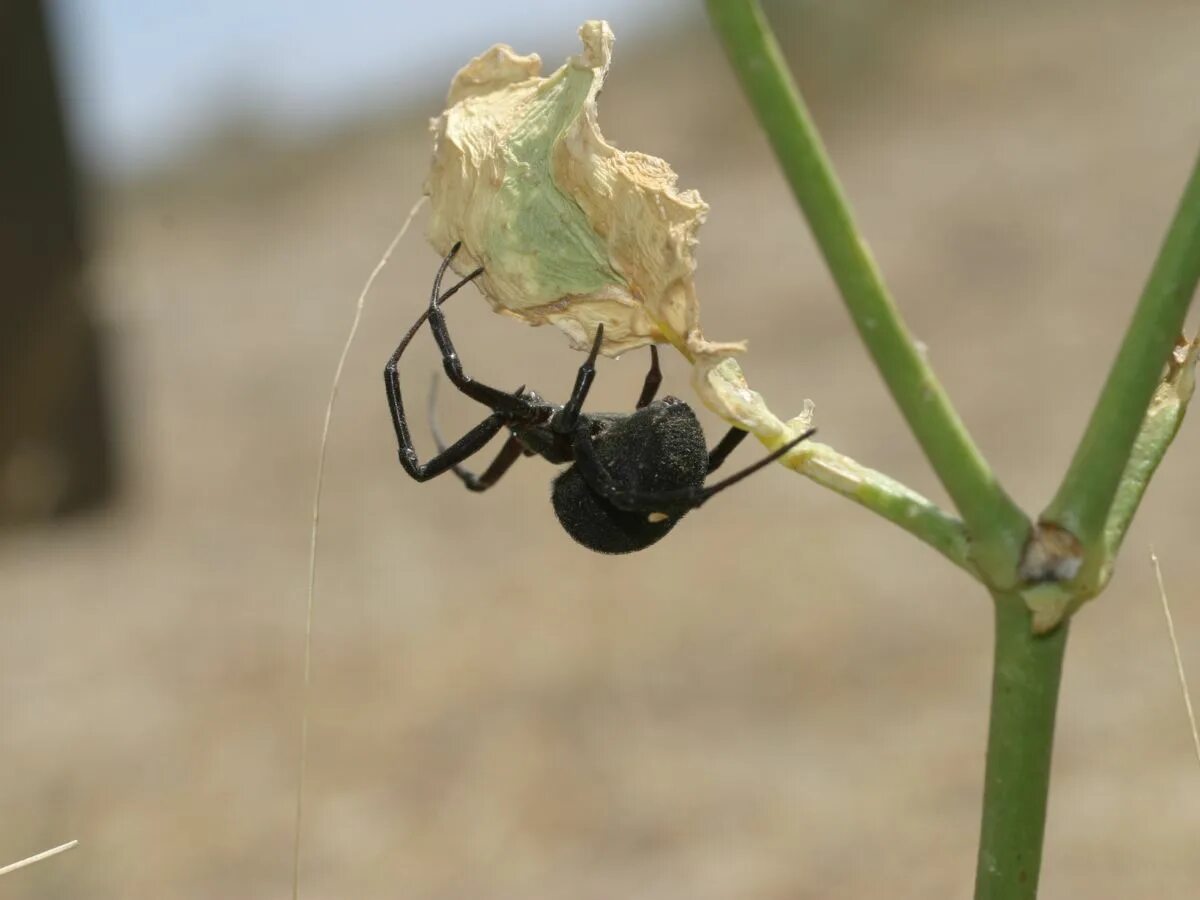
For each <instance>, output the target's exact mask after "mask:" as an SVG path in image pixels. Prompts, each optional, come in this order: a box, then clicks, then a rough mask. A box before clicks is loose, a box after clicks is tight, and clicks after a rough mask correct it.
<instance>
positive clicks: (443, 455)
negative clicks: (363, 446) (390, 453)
mask: <svg viewBox="0 0 1200 900" xmlns="http://www.w3.org/2000/svg"><path fill="white" fill-rule="evenodd" d="M458 247H459V245H458V244H455V245H454V248H453V249H452V250H451V251H450V254H449V255H448V256H447V257H446V258H445V259H444V260H443V261H442V265H441V267H440V268H439V269H438V273H437V277H436V278H435V279H434V283H433V294H432V295H431V297H430V301H429V308H428V309H427V310H425V312H423V313H422V314H421V316H420V317H419V318H418V319H417V321H416V322H415V323H413V325H412V327H411V328H409V330H408V332H407V333H406V334H405V335H404V337H403V338H402V339H401V341H400V344H399V346H397V347H396V349H395V351H394V352H393V353H392V355H391V358H390V359H388V362H387V365H386V366H384V369H383V383H384V387H385V389H386V390H387V398H388V409H389V410H390V411H391V414H392V425H393V427H394V428H395V430H396V442H397V444H398V445H399V451H398V453H399V458H400V464H401V465H402V466H403V467H404V471H406V472H407V473H408V474H409V475H411V476H412V477H413V478H414V479H416V480H417V481H427V480H429V479H430V478H434V477H436V476H437V475H440V474H442V473H443V472H445V471H446V470H447V469H451V468H454V467H455V466H456V465H458V464H459V463H461V462H462V461H463V460H465V459H467V458H468V457H470V456H471V455H473V454H474V453H477V452H478V451H479V450H481V449H483V447H484V445H485V444H487V443H488V441H490V440H491V439H492V438H493V437H495V436H496V434H497V433H499V431H500V429H502V428H503V427H504V426H505V425H508V424H510V421H511V416H512V415H513V414H514V413H516V414H520V413H525V412H528V409H529V404H528V403H526V402H525V401H523V400H521V399H519V398H516V397H513V396H511V395H507V394H504V393H503V392H502V391H497V392H496V393H497V394H499V395H500V396H501V397H503V398H504V400H505V401H507V402H506V403H504V404H502V405H501V406H499V407H497V408H494V409H493V411H492V414H491V415H490V416H488V417H487V418H486V419H484V420H483V421H482V422H480V423H479V424H478V425H476V426H475V427H474V428H472V429H471V430H470V431H468V432H467V433H466V434H465V435H463V437H461V438H459V439H458V440H457V441H455V442H454V444H453V445H451V446H450V447H449V448H444V449H443V448H439V449H440V450H441V452H439V453H438V454H437V456H435V457H434V458H433V459H431V460H430V461H429V462H427V463H421V462H420V460H419V458H418V456H417V451H416V448H415V447H414V446H413V442H412V435H411V433H410V432H409V430H408V419H407V417H406V416H405V413H404V398H403V396H402V394H401V392H400V375H399V372H398V366H399V363H400V357H401V356H402V355H403V354H404V351H405V350H406V349H407V348H408V345H409V343H411V342H412V339H413V336H414V335H416V333H417V331H418V330H419V329H420V327H421V325H422V324H423V323H424V322H425V320H426V319H427V318H429V319H433V318H434V317H436V318H438V320H439V321H441V322H442V328H443V330H444V329H445V320H444V318H443V317H442V312H441V308H440V307H441V304H443V303H445V302H446V301H447V300H449V299H450V297H452V296H453V295H454V294H455V293H456V292H457V291H458V290H459V289H460V288H461V287H462V286H463V285H465V284H467V283H468V282H470V281H471V280H473V279H475V278H477V277H478V276H479V274H480V273H481V272H482V271H483V270H482V269H476V270H475V271H474V272H472V273H471V274H470V275H468V276H467V277H466V278H464V279H462V280H461V281H459V282H458V283H457V284H455V285H453V286H452V287H451V288H450V289H449V290H447V291H446V293H444V294H439V291H440V290H441V286H442V276H443V275H444V274H445V272H446V269H447V268H448V267H449V265H450V260H451V259H453V257H454V254H455V253H456V252H457V251H458ZM431 324H432V323H431ZM435 337H436V335H435ZM446 339H447V340H449V335H448V334H447V335H446ZM451 351H453V346H451ZM456 359H457V357H456ZM460 370H461V367H460ZM477 387H484V386H483V385H477ZM489 390H494V389H489Z"/></svg>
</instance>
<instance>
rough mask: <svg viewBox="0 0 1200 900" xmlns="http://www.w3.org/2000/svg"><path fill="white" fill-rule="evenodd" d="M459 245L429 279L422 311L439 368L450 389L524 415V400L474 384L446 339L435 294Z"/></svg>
mask: <svg viewBox="0 0 1200 900" xmlns="http://www.w3.org/2000/svg"><path fill="white" fill-rule="evenodd" d="M461 246H462V241H459V242H458V243H456V244H455V245H454V246H453V247H451V248H450V252H449V253H447V254H446V258H445V259H443V260H442V264H441V266H440V267H439V268H438V272H437V277H435V278H434V280H433V291H432V293H431V294H430V295H429V309H428V311H427V312H426V315H427V317H428V318H429V328H430V330H431V331H432V332H433V338H434V340H435V341H437V345H438V349H439V350H441V351H442V366H443V368H445V370H446V374H447V375H448V376H449V377H450V381H452V382H453V383H454V386H455V387H456V388H458V389H459V390H460V391H462V392H463V393H464V394H466V395H467V396H468V397H470V398H471V399H472V400H476V401H478V402H480V403H482V404H483V405H484V406H488V407H491V408H492V409H493V410H496V411H498V412H506V413H517V414H520V413H525V412H528V411H529V403H528V402H527V401H525V400H524V399H522V398H520V397H514V396H513V395H512V394H509V393H507V392H506V391H502V390H500V389H499V388H494V387H491V386H489V385H486V384H484V383H482V382H480V381H476V380H475V379H473V378H471V376H469V375H467V374H466V372H464V371H463V367H462V361H461V360H460V359H459V358H458V352H457V351H456V350H455V349H454V342H453V341H451V340H450V331H449V329H448V328H447V327H446V316H445V315H444V314H443V313H442V310H441V302H442V299H441V298H440V297H439V296H438V291H440V290H441V288H442V276H443V275H444V274H445V273H446V269H448V268H449V267H450V261H451V260H452V259H454V255H455V254H456V253H458V250H459V248H460V247H461ZM481 274H483V267H482V266H481V267H480V268H478V269H476V270H475V271H474V272H472V273H471V274H470V275H468V276H467V280H470V279H473V278H477V277H479V275H481Z"/></svg>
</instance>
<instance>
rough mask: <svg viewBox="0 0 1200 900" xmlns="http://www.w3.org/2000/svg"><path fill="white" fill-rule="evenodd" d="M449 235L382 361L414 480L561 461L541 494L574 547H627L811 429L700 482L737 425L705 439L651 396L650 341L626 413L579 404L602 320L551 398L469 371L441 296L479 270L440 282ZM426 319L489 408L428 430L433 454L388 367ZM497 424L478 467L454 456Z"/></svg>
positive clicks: (469, 390) (471, 481) (467, 478)
mask: <svg viewBox="0 0 1200 900" xmlns="http://www.w3.org/2000/svg"><path fill="white" fill-rule="evenodd" d="M458 246H459V245H458V244H455V245H454V247H453V248H452V249H451V250H450V253H449V255H447V257H446V258H445V259H444V260H443V261H442V265H441V267H440V268H439V269H438V273H437V277H436V278H435V279H434V282H433V292H432V294H431V295H430V298H429V307H428V308H427V309H426V310H425V311H424V312H423V313H422V314H421V317H420V318H419V319H417V321H416V323H415V324H414V325H413V326H412V328H410V329H409V331H408V333H407V334H406V335H405V336H404V339H403V340H402V341H401V342H400V346H398V347H397V348H396V352H395V353H393V354H392V357H391V359H389V360H388V364H387V366H386V368H385V369H384V372H383V380H384V383H385V385H386V387H387V395H388V406H389V407H390V408H391V412H392V423H393V424H394V425H395V427H396V439H397V441H398V443H399V445H400V451H399V453H400V464H401V465H402V466H404V470H405V471H406V472H408V474H409V475H411V476H412V477H413V478H415V479H416V480H417V481H426V480H428V479H430V478H433V477H434V476H436V475H440V474H442V473H443V472H445V471H446V470H448V469H449V470H453V471H454V473H455V474H456V475H457V476H458V477H459V478H461V479H462V481H463V483H464V484H465V485H466V486H467V487H468V488H469V489H470V490H473V491H485V490H487V489H488V488H489V487H491V486H492V485H493V484H495V483H496V481H498V480H499V478H500V476H502V475H503V474H504V473H505V472H507V471H508V469H509V468H510V467H511V466H512V464H513V463H514V462H516V461H517V460H518V459H519V458H520V457H522V456H541V457H543V458H544V459H546V460H547V461H549V462H552V463H559V464H563V463H570V465H569V466H568V468H566V469H564V470H563V471H562V472H561V473H560V474H559V475H558V477H557V478H555V480H554V486H553V491H552V500H553V504H554V511H555V514H556V515H557V516H558V520H559V522H560V523H562V526H563V528H564V529H566V531H567V533H568V534H569V535H571V537H573V538H574V539H575V540H576V541H578V542H579V543H581V544H583V545H584V546H585V547H588V548H590V549H592V550H597V551H599V552H601V553H629V552H631V551H633V550H641V549H644V548H645V547H649V546H650V545H651V544H653V543H655V542H656V541H658V540H660V539H661V538H662V537H663V536H664V535H666V533H667V532H668V531H670V530H671V529H672V528H673V527H674V526H675V523H676V522H678V521H679V520H680V519H681V518H682V517H683V516H684V515H685V514H686V513H687V512H688V511H690V510H693V509H695V508H696V507H698V506H700V505H702V504H703V503H704V502H705V501H707V500H708V499H709V498H710V497H712V496H713V494H716V493H717V492H718V491H721V490H724V489H725V488H727V487H729V486H730V485H732V484H735V483H736V482H738V481H741V480H742V479H743V478H745V477H746V476H747V475H750V474H752V473H754V472H756V471H758V470H759V469H761V468H763V467H764V466H766V465H767V464H768V463H771V462H773V461H774V460H776V459H778V458H779V457H781V456H782V455H783V454H785V453H787V452H788V451H789V450H790V449H792V447H794V446H796V445H797V444H798V443H800V442H801V441H802V440H804V439H805V438H807V437H809V436H810V435H811V434H812V431H807V432H805V433H804V434H802V435H800V436H799V437H797V438H795V439H794V440H792V441H790V442H788V443H787V444H785V445H784V446H782V447H780V448H779V449H778V450H776V451H775V452H773V453H771V454H770V455H768V456H765V457H763V458H762V459H760V460H759V461H758V462H756V463H754V464H753V465H751V466H749V467H747V468H745V469H742V470H741V471H740V472H737V473H735V474H733V475H730V476H729V477H728V478H726V479H724V480H722V481H718V482H717V483H716V484H713V485H709V486H708V487H705V485H704V479H705V478H706V477H707V476H708V475H709V473H711V472H713V471H714V470H715V469H716V468H717V467H718V466H720V465H721V463H723V462H724V461H725V457H727V456H728V455H729V454H730V452H732V450H733V449H734V448H735V447H736V446H737V445H738V444H739V443H741V441H742V439H743V438H745V436H746V432H745V431H742V430H741V429H738V428H732V429H730V431H729V433H728V434H726V435H725V437H724V438H722V439H721V441H720V442H719V443H718V444H717V445H716V446H715V447H714V448H713V449H712V450H711V451H710V450H708V449H707V448H706V446H705V441H704V432H703V431H702V430H701V428H700V422H699V421H698V420H697V419H696V414H695V412H693V411H692V408H691V407H690V406H688V405H687V404H686V403H684V402H683V401H682V400H679V399H677V398H675V397H663V398H662V399H659V400H656V399H654V398H655V395H656V394H657V393H658V386H659V384H660V383H661V382H662V374H661V373H660V371H659V367H658V351H657V350H656V349H655V348H654V347H653V346H651V347H650V354H651V364H650V371H649V372H648V373H647V375H646V382H645V385H644V386H643V387H642V393H641V396H640V397H639V398H638V402H637V408H636V411H635V412H632V413H585V412H583V403H584V400H585V399H586V398H587V394H588V389H589V388H590V387H591V385H592V380H593V379H594V378H595V377H596V357H597V355H598V354H599V352H600V345H601V343H602V341H603V339H604V326H603V325H599V326H597V329H596V337H595V340H594V341H593V343H592V349H591V352H590V353H589V354H588V357H587V359H586V360H585V361H584V363H583V365H582V366H580V367H579V374H578V376H577V377H576V379H575V387H574V389H573V390H572V391H571V396H570V397H569V398H568V399H567V402H566V403H565V404H563V405H562V406H556V405H554V404H551V403H547V402H545V401H544V400H542V399H541V397H539V396H538V395H537V394H535V393H533V392H532V391H526V390H525V389H524V387H522V388H519V389H518V390H516V391H513V392H511V393H509V392H507V391H502V390H499V389H498V388H494V387H489V386H488V385H485V384H481V383H480V382H478V381H475V380H474V379H472V378H471V377H470V376H468V375H467V374H466V373H465V372H464V371H463V367H462V363H461V362H460V361H459V358H458V354H457V353H456V352H455V350H454V344H453V343H452V342H451V340H450V332H449V331H448V330H447V328H446V319H445V315H444V314H443V313H442V310H441V304H442V303H444V302H445V301H446V300H448V299H449V298H450V297H451V296H453V294H454V293H455V292H457V291H458V290H459V289H460V288H461V287H462V286H463V285H465V284H466V283H467V282H469V281H471V280H472V279H474V278H476V277H478V276H479V275H480V274H481V273H482V271H483V270H482V269H476V270H475V271H474V272H472V273H471V274H470V275H468V276H467V277H466V278H464V279H462V280H461V281H459V282H457V283H456V284H454V285H453V286H452V287H450V288H448V289H447V290H446V292H445V293H442V292H441V286H442V276H443V275H444V274H445V272H446V269H447V267H448V266H449V265H450V261H451V260H452V259H453V258H454V255H455V253H457V252H458ZM426 319H428V320H429V327H430V329H431V330H432V331H433V336H434V339H435V340H436V341H437V344H438V348H439V349H440V350H441V352H442V364H443V366H444V368H445V370H446V375H447V376H449V378H450V381H451V383H453V384H454V386H455V387H456V388H458V389H459V390H460V391H462V393H464V394H466V395H467V396H468V397H470V398H471V399H473V400H477V401H478V402H480V403H482V404H483V405H484V406H486V407H488V408H489V409H491V411H492V412H491V415H489V416H488V417H487V418H486V419H484V420H483V421H482V422H480V423H479V424H478V425H476V426H475V427H474V428H472V429H471V430H470V431H468V432H467V433H466V434H465V435H464V436H463V437H461V438H459V439H458V440H457V441H455V442H454V443H453V444H451V445H450V446H449V447H447V446H445V445H444V444H443V443H442V441H441V440H440V438H437V435H436V430H435V439H437V445H438V454H437V456H435V457H434V458H433V459H431V460H430V461H429V462H427V463H421V462H419V461H418V459H417V452H416V450H415V449H414V448H413V443H412V437H411V435H410V434H409V431H408V421H407V419H406V418H405V414H404V403H403V399H402V397H401V394H400V376H399V374H398V373H397V370H396V367H397V364H398V363H399V361H400V357H401V355H402V354H403V353H404V350H405V348H407V347H408V344H409V342H410V341H411V340H412V338H413V335H415V334H416V333H417V330H418V329H419V328H420V327H421V324H422V323H423V322H424V321H425V320H426ZM504 428H507V429H508V430H509V436H508V439H507V440H506V441H505V443H504V446H503V447H502V448H501V450H500V453H499V455H497V457H496V458H495V460H493V462H492V464H491V465H490V466H488V467H487V469H485V470H484V472H483V474H482V475H476V474H475V473H473V472H469V471H467V470H466V469H465V468H463V466H462V465H461V464H462V463H463V462H464V461H465V460H466V459H467V458H468V457H470V456H472V455H473V454H475V453H477V452H478V451H479V450H482V449H483V447H484V445H486V444H487V443H488V441H490V440H491V439H492V438H493V437H495V436H496V435H497V434H498V433H499V432H500V431H501V430H502V429H504Z"/></svg>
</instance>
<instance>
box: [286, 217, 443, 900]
mask: <svg viewBox="0 0 1200 900" xmlns="http://www.w3.org/2000/svg"><path fill="white" fill-rule="evenodd" d="M424 203H425V198H424V197H422V198H421V199H420V200H418V201H417V202H416V203H415V204H413V208H412V209H410V210H409V211H408V217H407V218H405V220H404V224H403V225H401V226H400V230H399V231H397V232H396V235H395V237H393V238H392V241H391V243H390V244H388V246H387V249H386V250H384V251H383V255H382V256H381V257H380V258H379V262H377V263H376V264H375V268H374V269H372V270H371V274H370V275H368V276H367V281H366V283H365V284H364V285H363V289H362V291H361V292H360V293H359V295H358V302H357V303H356V304H355V307H354V319H353V320H352V321H351V323H350V331H349V333H347V335H346V343H345V344H344V345H343V346H342V355H341V356H340V357H338V363H337V368H336V369H335V370H334V373H333V382H332V384H331V385H330V387H329V403H328V404H327V405H326V407H325V423H324V425H323V426H322V428H321V449H320V452H319V453H318V454H317V475H316V479H315V483H314V487H313V505H312V533H311V537H310V541H309V546H308V599H307V605H306V609H305V614H304V688H303V698H302V700H301V714H300V749H299V753H298V756H299V759H300V762H299V767H298V768H299V774H298V775H297V780H296V819H295V835H294V836H293V842H292V900H297V898H299V896H300V825H301V823H302V821H303V819H304V774H305V768H306V766H307V763H308V700H309V688H310V686H311V684H312V622H313V596H314V594H315V593H316V585H317V532H318V526H319V524H320V521H321V488H322V486H323V485H324V483H325V451H326V448H327V447H328V446H329V423H330V421H331V420H332V419H333V404H334V401H336V400H337V395H338V387H339V386H340V385H341V382H342V370H343V369H344V368H345V367H346V358H347V357H348V356H349V355H350V346H351V345H352V344H353V343H354V336H355V335H356V334H358V325H359V323H360V322H361V321H362V314H363V307H364V306H365V305H366V302H367V294H369V293H370V292H371V287H372V285H374V284H375V279H376V278H378V277H379V273H380V272H382V271H383V267H384V266H386V265H387V264H388V260H389V259H391V258H392V253H393V252H394V251H395V249H396V246H397V245H398V244H399V243H400V240H401V238H403V237H404V235H405V233H406V232H407V231H408V226H409V225H411V224H412V220H413V219H414V218H416V215H417V211H418V210H419V209H420V208H421V206H422V205H423V204H424Z"/></svg>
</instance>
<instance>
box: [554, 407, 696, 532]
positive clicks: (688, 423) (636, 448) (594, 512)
mask: <svg viewBox="0 0 1200 900" xmlns="http://www.w3.org/2000/svg"><path fill="white" fill-rule="evenodd" d="M590 419H591V421H592V422H593V423H594V427H595V429H596V430H595V433H594V434H593V438H592V440H593V443H594V446H595V450H596V457H597V460H598V461H599V463H600V464H601V465H602V466H603V467H604V469H605V470H607V472H608V473H609V475H610V476H611V478H612V481H613V482H614V483H615V484H616V485H617V486H618V487H619V488H620V489H621V490H622V491H630V492H641V493H657V492H662V491H673V490H678V489H680V488H689V487H695V488H700V487H702V486H703V484H704V479H705V476H706V475H707V472H708V451H707V449H706V448H705V442H704V432H703V430H702V429H701V428H700V422H699V421H698V420H697V418H696V414H695V413H694V412H693V411H692V409H691V407H689V406H688V405H687V404H686V403H684V402H683V401H681V400H678V399H676V398H674V397H664V398H663V399H661V400H656V401H655V402H653V403H651V404H650V405H649V406H647V407H645V408H644V409H640V410H638V411H637V412H635V413H633V414H631V415H619V416H604V415H596V416H591V417H590ZM552 500H553V503H554V512H555V514H556V515H557V516H558V520H559V522H560V523H561V524H562V526H563V528H564V529H566V531H567V533H568V534H570V535H571V537H572V538H574V539H575V540H576V541H578V542H579V543H580V544H583V546H585V547H587V548H589V549H591V550H596V551H598V552H600V553H630V552H632V551H634V550H641V549H644V548H646V547H649V546H650V545H651V544H653V543H655V542H656V541H658V540H660V539H661V538H663V537H664V536H665V535H666V534H667V532H669V531H670V530H671V529H672V528H673V527H674V526H675V523H676V522H678V521H679V519H680V518H682V517H683V513H681V512H670V513H669V512H667V511H665V510H664V511H663V512H661V513H658V512H656V511H653V510H651V511H648V512H647V511H638V512H629V511H626V510H621V509H618V508H617V507H616V506H614V505H613V504H612V503H611V502H609V501H608V500H607V499H605V498H604V497H602V496H601V495H600V494H598V493H597V492H596V491H594V490H593V489H592V488H591V486H589V485H588V483H587V481H586V480H585V479H584V477H583V475H582V474H581V473H580V472H579V470H578V467H577V465H572V466H571V467H570V468H568V469H566V470H565V471H564V472H563V473H562V474H561V475H559V476H558V477H557V478H556V479H555V480H554V485H553V489H552Z"/></svg>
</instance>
